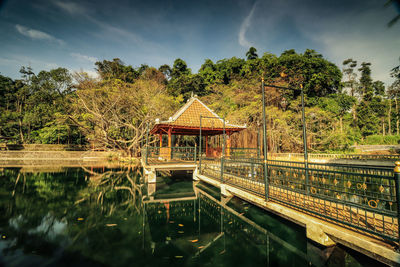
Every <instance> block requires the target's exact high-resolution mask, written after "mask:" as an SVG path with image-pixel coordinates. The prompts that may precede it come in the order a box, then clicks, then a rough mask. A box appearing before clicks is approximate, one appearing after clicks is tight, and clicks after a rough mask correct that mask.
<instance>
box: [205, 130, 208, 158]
mask: <svg viewBox="0 0 400 267" xmlns="http://www.w3.org/2000/svg"><path fill="white" fill-rule="evenodd" d="M205 138H206V157H207V155H208V135H206V136H205Z"/></svg>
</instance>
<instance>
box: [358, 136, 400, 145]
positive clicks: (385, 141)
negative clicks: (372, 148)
mask: <svg viewBox="0 0 400 267" xmlns="http://www.w3.org/2000/svg"><path fill="white" fill-rule="evenodd" d="M362 144H364V145H398V144H400V136H399V135H385V136H383V135H370V136H367V137H366V138H365V140H364V141H363V142H362Z"/></svg>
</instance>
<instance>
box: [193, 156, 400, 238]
mask: <svg viewBox="0 0 400 267" xmlns="http://www.w3.org/2000/svg"><path fill="white" fill-rule="evenodd" d="M267 165H268V168H267V169H268V173H267V176H268V180H267V181H268V196H269V198H268V200H273V201H276V202H279V203H281V204H283V205H287V206H291V207H293V208H296V209H300V210H303V211H304V212H307V213H310V214H314V215H316V216H319V217H323V218H326V219H328V220H331V221H335V222H336V223H339V224H341V225H345V226H350V227H352V228H356V229H359V230H362V231H364V232H367V233H370V234H373V235H376V236H379V237H383V238H385V239H389V240H392V241H399V224H398V221H399V219H398V218H399V215H400V212H399V208H400V207H399V204H398V200H399V195H400V186H399V181H400V174H398V175H397V176H399V177H397V176H396V175H394V173H393V170H391V169H389V168H377V167H368V166H352V165H345V164H317V163H309V164H308V168H306V165H305V163H304V162H289V161H276V160H268V161H267ZM200 173H201V174H203V175H206V176H208V177H210V178H212V179H215V180H218V181H221V182H223V183H225V184H229V185H231V186H233V187H237V188H240V189H243V190H245V191H249V192H252V193H254V194H256V195H258V196H260V197H264V196H265V182H264V181H265V180H264V168H263V163H262V161H261V160H259V159H226V158H224V159H223V160H218V159H215V160H203V163H202V167H201V169H200ZM395 177H396V178H395ZM396 188H398V189H396Z"/></svg>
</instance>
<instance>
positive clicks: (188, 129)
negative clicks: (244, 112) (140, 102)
mask: <svg viewBox="0 0 400 267" xmlns="http://www.w3.org/2000/svg"><path fill="white" fill-rule="evenodd" d="M200 116H202V119H201V130H202V133H203V134H204V135H217V134H222V133H223V129H224V121H223V119H221V117H219V116H218V115H217V114H216V113H215V112H213V111H212V110H211V109H210V108H209V107H207V106H206V105H205V104H204V103H203V102H201V101H200V100H199V99H198V98H197V97H191V98H190V99H189V101H188V102H187V103H186V104H185V105H184V106H183V107H182V108H181V109H179V110H178V111H177V112H176V113H175V114H174V115H173V116H172V117H170V118H169V120H168V121H159V122H157V123H156V125H154V127H153V129H152V130H151V131H150V133H151V134H165V133H168V130H169V129H171V131H172V132H171V134H180V135H198V134H199V131H200ZM244 129H246V126H240V125H233V124H229V123H227V122H226V121H225V131H226V132H227V133H228V134H231V133H233V132H239V131H241V130H244Z"/></svg>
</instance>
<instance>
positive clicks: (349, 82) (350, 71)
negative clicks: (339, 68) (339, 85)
mask: <svg viewBox="0 0 400 267" xmlns="http://www.w3.org/2000/svg"><path fill="white" fill-rule="evenodd" d="M355 67H357V61H355V60H353V59H351V58H349V59H346V60H344V61H343V73H344V75H345V77H346V81H344V86H345V88H348V89H349V92H350V95H351V96H355V93H356V90H357V87H356V85H357V81H356V78H357V74H356V73H355V72H354V68H355Z"/></svg>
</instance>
